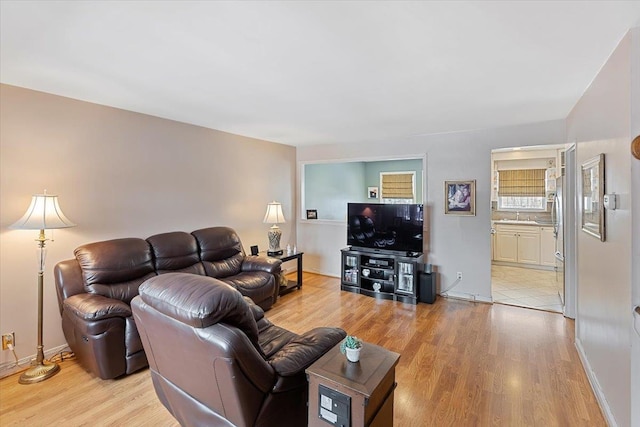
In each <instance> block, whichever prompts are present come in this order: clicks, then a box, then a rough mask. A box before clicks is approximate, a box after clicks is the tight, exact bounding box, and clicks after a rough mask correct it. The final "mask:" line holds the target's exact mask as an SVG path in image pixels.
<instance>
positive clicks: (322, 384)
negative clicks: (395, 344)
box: [306, 343, 400, 427]
mask: <svg viewBox="0 0 640 427" xmlns="http://www.w3.org/2000/svg"><path fill="white" fill-rule="evenodd" d="M399 359H400V355H399V354H398V353H394V352H392V351H389V350H387V349H385V348H383V347H380V346H377V345H375V344H369V343H364V345H363V347H362V350H361V351H360V361H359V362H356V363H353V362H349V361H348V360H347V358H346V357H345V356H344V355H343V354H342V353H340V345H339V344H338V345H336V346H335V347H333V348H332V349H331V350H329V351H328V352H327V353H326V354H325V355H324V356H322V357H321V358H320V359H318V360H317V361H316V362H315V363H314V364H313V365H311V366H310V367H309V368H307V370H306V372H307V377H308V378H309V426H318V427H327V426H328V425H335V426H341V425H347V426H351V427H360V426H374V427H375V426H385V427H387V426H393V392H394V390H395V387H396V382H395V367H396V365H397V364H398V360H399ZM320 394H322V395H323V397H322V398H321V397H320ZM321 399H322V402H320V400H321ZM344 402H347V403H344ZM345 408H346V412H348V413H349V415H347V417H348V419H349V422H348V423H345V422H344V419H345V416H344V414H345ZM337 414H339V415H337Z"/></svg>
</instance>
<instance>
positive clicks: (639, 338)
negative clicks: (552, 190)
mask: <svg viewBox="0 0 640 427" xmlns="http://www.w3.org/2000/svg"><path fill="white" fill-rule="evenodd" d="M639 136H640V28H635V29H633V30H632V31H631V138H635V137H639ZM631 185H632V197H631V206H632V208H631V209H632V214H631V222H632V231H631V234H632V236H634V237H633V238H632V241H631V245H632V257H631V259H632V261H631V287H632V289H631V298H632V300H633V305H634V306H640V159H631ZM638 334H640V327H639V328H638V329H637V332H636V330H635V329H634V331H633V332H632V334H631V336H632V341H631V343H632V348H631V361H632V363H631V425H632V426H636V427H639V426H640V335H638Z"/></svg>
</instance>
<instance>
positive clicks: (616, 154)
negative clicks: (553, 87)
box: [567, 34, 640, 426]
mask: <svg viewBox="0 0 640 427" xmlns="http://www.w3.org/2000/svg"><path fill="white" fill-rule="evenodd" d="M631 41H632V40H631V36H630V34H627V36H626V37H624V38H623V40H622V41H621V42H620V44H619V45H618V47H617V48H616V50H615V51H614V52H613V54H612V55H611V57H610V58H609V59H608V61H607V62H606V63H605V65H604V66H603V68H602V69H601V70H600V72H599V74H598V76H597V77H596V78H595V79H594V80H593V82H592V83H591V85H590V87H589V88H588V89H587V90H586V92H585V93H584V95H583V96H582V98H581V99H580V100H579V102H578V103H577V104H576V106H575V107H574V109H573V110H572V112H571V114H570V115H569V116H568V117H567V141H568V142H574V141H576V142H577V149H576V152H577V163H578V174H579V173H580V164H582V162H584V161H586V160H588V159H590V158H592V157H594V156H596V155H598V154H600V153H604V155H605V191H606V192H607V193H616V194H617V195H618V198H619V202H620V207H619V209H617V210H615V211H611V210H607V211H605V224H606V241H605V242H601V241H600V240H599V239H597V238H594V237H592V236H590V235H588V234H586V233H584V232H582V231H580V230H578V232H577V237H578V298H577V316H576V329H577V330H576V345H577V347H578V350H579V352H580V353H581V357H582V359H583V363H584V364H585V370H586V371H587V375H589V377H590V380H591V382H592V386H593V387H594V391H595V392H596V396H597V397H598V399H599V401H600V403H601V406H602V407H603V408H604V412H605V416H606V417H607V420H608V421H609V423H610V424H611V425H618V426H629V425H631V418H630V417H631V380H630V378H631V341H630V339H631V332H632V329H631V324H632V323H631V322H632V312H631V306H632V304H631V302H632V301H631V278H632V274H633V272H632V262H631V259H632V258H631V248H632V243H633V241H634V240H635V244H637V243H638V238H639V236H638V234H637V233H636V234H635V235H634V234H633V228H632V212H633V195H634V194H636V195H637V194H638V191H639V190H640V184H639V183H638V181H637V180H636V181H635V182H634V183H633V185H632V181H631V155H630V152H629V142H630V141H631V138H630V131H631V45H632V43H631ZM636 53H637V50H636ZM636 72H637V71H636ZM636 120H637V118H636ZM578 176H579V175H578ZM581 182H582V181H581V179H580V177H579V178H578V193H579V195H580V193H581V184H580V183H581ZM579 217H580V215H578V218H579ZM637 229H638V228H637V224H636V230H637ZM632 236H633V237H632ZM635 268H636V273H635V274H636V275H637V268H638V264H637V263H636V267H635ZM635 387H636V389H637V384H636V385H635Z"/></svg>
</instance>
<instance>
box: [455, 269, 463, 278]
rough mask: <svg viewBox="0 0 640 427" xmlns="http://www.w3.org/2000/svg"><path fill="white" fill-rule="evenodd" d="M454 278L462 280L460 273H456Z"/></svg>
mask: <svg viewBox="0 0 640 427" xmlns="http://www.w3.org/2000/svg"><path fill="white" fill-rule="evenodd" d="M456 278H457V279H458V280H462V271H458V274H457V275H456Z"/></svg>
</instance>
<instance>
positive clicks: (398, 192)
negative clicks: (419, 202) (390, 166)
mask: <svg viewBox="0 0 640 427" xmlns="http://www.w3.org/2000/svg"><path fill="white" fill-rule="evenodd" d="M413 176H414V174H413V173H383V174H382V179H381V181H382V198H383V199H413V198H414V194H413V187H414V186H413Z"/></svg>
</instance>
